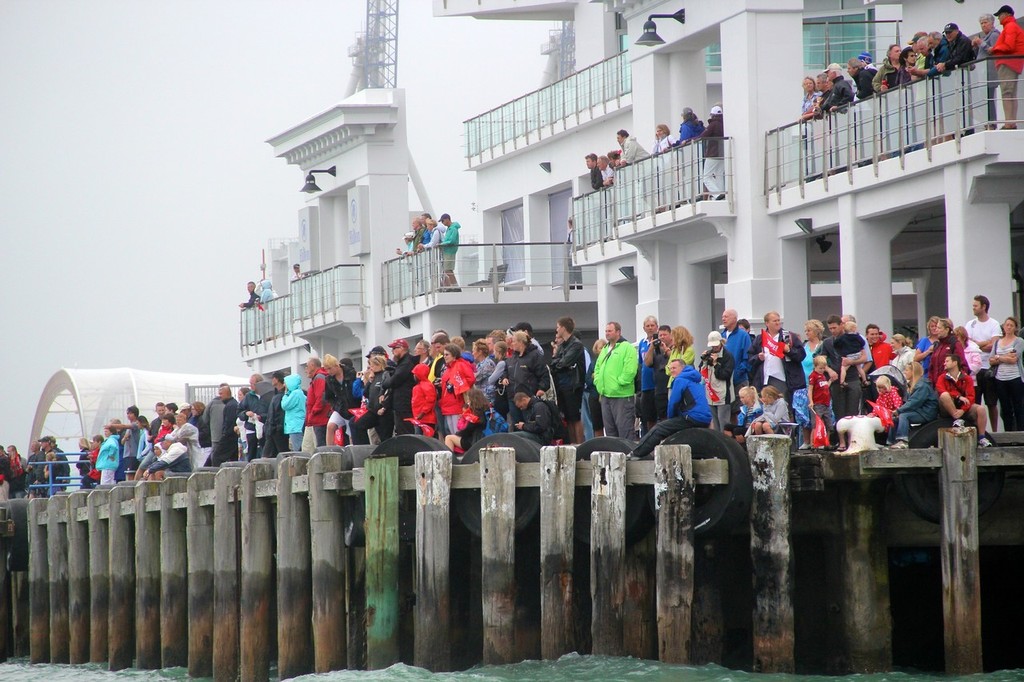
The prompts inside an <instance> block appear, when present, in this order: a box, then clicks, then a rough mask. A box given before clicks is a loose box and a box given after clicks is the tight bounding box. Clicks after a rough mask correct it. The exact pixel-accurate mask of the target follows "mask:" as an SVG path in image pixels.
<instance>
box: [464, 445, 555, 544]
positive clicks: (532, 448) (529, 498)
mask: <svg viewBox="0 0 1024 682" xmlns="http://www.w3.org/2000/svg"><path fill="white" fill-rule="evenodd" d="M487 447H492V448H493V447H503V448H512V449H514V450H515V452H516V461H517V462H539V461H540V448H541V446H540V445H538V444H537V443H535V442H534V441H532V440H530V439H528V438H524V437H522V436H517V435H516V434H514V433H495V434H493V435H490V436H487V437H485V438H481V439H480V440H478V441H477V442H475V443H473V445H472V446H471V447H470V448H469V450H466V454H465V455H464V456H463V457H462V462H461V463H460V465H462V464H476V463H477V462H479V461H480V450H482V449H483V448H487ZM452 506H453V507H455V513H456V514H458V515H459V518H460V519H461V520H462V525H464V526H465V527H466V529H467V530H468V531H469V532H470V533H472V534H473V535H475V536H476V537H480V491H479V490H453V491H452ZM539 513H540V489H538V488H516V533H520V532H522V531H523V530H524V529H525V528H526V527H527V526H529V525H530V522H532V521H533V520H534V519H535V518H537V515H538V514H539Z"/></svg>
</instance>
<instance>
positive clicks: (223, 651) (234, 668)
mask: <svg viewBox="0 0 1024 682" xmlns="http://www.w3.org/2000/svg"><path fill="white" fill-rule="evenodd" d="M242 466H244V463H243V462H228V463H227V464H225V465H223V466H221V468H220V469H219V470H218V471H217V474H216V478H215V479H214V503H213V593H214V596H213V602H214V610H213V679H215V680H230V681H232V682H233V681H234V680H235V679H236V678H237V677H238V608H239V607H238V559H239V554H240V552H239V537H238V536H239V526H238V518H239V516H238V503H237V502H236V494H237V491H238V484H239V481H241V480H242V468H241V467H242Z"/></svg>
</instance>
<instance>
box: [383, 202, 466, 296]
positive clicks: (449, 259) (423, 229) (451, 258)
mask: <svg viewBox="0 0 1024 682" xmlns="http://www.w3.org/2000/svg"><path fill="white" fill-rule="evenodd" d="M461 229H462V226H461V225H459V223H457V222H454V221H452V217H451V216H450V215H449V214H447V213H443V214H442V215H441V217H440V218H439V219H438V220H434V219H433V218H431V217H430V214H429V213H422V214H420V215H419V216H417V217H416V218H414V219H413V221H412V225H411V229H410V230H409V231H408V232H406V233H405V236H404V244H403V245H402V246H401V247H399V248H397V249H395V254H396V255H399V256H411V255H413V254H415V253H423V252H425V251H431V252H433V253H437V254H438V257H439V260H440V261H441V283H440V284H441V290H442V291H459V290H460V289H459V281H458V279H457V278H456V277H455V257H456V254H458V252H459V231H460V230H461Z"/></svg>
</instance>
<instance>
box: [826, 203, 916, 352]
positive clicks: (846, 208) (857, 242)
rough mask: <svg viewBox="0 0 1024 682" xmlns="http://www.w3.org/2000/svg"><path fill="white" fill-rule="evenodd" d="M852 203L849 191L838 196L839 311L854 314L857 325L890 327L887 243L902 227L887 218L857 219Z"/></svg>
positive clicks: (889, 247)
mask: <svg viewBox="0 0 1024 682" xmlns="http://www.w3.org/2000/svg"><path fill="white" fill-rule="evenodd" d="M856 202H857V200H856V197H855V196H854V195H852V194H845V195H843V196H841V197H839V199H838V209H839V210H838V213H839V289H840V292H841V294H842V297H843V310H842V313H843V314H852V315H855V316H856V317H857V322H858V323H859V325H860V326H861V327H864V326H865V325H867V324H868V323H871V322H873V323H875V324H877V325H878V326H879V327H881V328H882V329H892V250H891V246H890V243H891V242H892V238H893V237H895V236H896V235H897V234H899V232H900V230H901V229H902V227H903V226H902V224H901V223H897V222H894V221H888V220H873V221H867V220H861V219H860V218H858V217H857V208H856V206H857V203H856ZM862 333H863V330H862Z"/></svg>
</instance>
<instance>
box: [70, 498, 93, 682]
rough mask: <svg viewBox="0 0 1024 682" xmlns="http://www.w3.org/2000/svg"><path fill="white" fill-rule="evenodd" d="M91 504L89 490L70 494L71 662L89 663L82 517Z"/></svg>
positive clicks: (86, 563) (86, 560)
mask: <svg viewBox="0 0 1024 682" xmlns="http://www.w3.org/2000/svg"><path fill="white" fill-rule="evenodd" d="M88 504H89V491H88V490H77V491H75V492H73V493H71V494H70V495H69V496H68V525H67V532H68V616H69V618H70V619H71V620H70V623H69V627H68V660H69V662H70V663H71V664H72V665H76V664H79V663H88V662H89V623H90V614H89V526H88V523H87V520H86V519H84V518H83V519H81V520H80V519H79V513H81V514H85V513H86V512H87V511H88V509H87V507H88ZM80 510H81V511H80Z"/></svg>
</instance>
